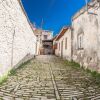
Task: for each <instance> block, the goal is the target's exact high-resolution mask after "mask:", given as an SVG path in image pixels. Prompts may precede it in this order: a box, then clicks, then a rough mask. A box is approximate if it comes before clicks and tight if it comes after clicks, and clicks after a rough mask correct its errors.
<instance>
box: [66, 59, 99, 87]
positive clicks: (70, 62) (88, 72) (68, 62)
mask: <svg viewBox="0 0 100 100" xmlns="http://www.w3.org/2000/svg"><path fill="white" fill-rule="evenodd" d="M65 63H66V65H67V66H71V67H73V68H75V69H78V68H79V69H81V70H83V71H84V72H86V74H90V75H91V76H92V78H94V80H95V83H96V84H98V85H100V73H98V72H97V71H91V70H90V69H84V67H80V64H79V63H76V62H74V61H65Z"/></svg>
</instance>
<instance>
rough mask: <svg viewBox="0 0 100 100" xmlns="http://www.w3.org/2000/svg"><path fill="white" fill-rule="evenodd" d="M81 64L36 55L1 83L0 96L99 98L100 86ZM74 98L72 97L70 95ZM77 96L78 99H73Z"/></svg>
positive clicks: (10, 99) (14, 99)
mask: <svg viewBox="0 0 100 100" xmlns="http://www.w3.org/2000/svg"><path fill="white" fill-rule="evenodd" d="M94 81H95V80H94V79H93V77H92V76H91V75H89V74H87V73H86V72H85V71H83V70H81V69H80V68H74V67H71V66H66V61H64V60H62V59H60V58H58V57H55V56H38V57H37V58H36V59H33V60H31V61H30V62H29V63H28V64H26V65H24V66H23V67H22V68H20V69H18V70H17V71H16V74H14V75H12V76H9V77H8V79H7V81H6V82H4V83H3V84H2V85H1V86H0V98H1V100H100V87H99V86H97V85H96V84H95V83H94ZM72 98H75V99H72ZM76 98H77V99H76Z"/></svg>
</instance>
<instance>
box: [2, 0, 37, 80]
mask: <svg viewBox="0 0 100 100" xmlns="http://www.w3.org/2000/svg"><path fill="white" fill-rule="evenodd" d="M35 52H36V36H35V35H34V33H33V30H32V28H31V26H30V22H29V20H28V17H27V15H26V13H25V11H24V8H23V6H22V3H21V1H20V0H0V81H1V80H2V78H1V77H3V76H6V75H7V74H8V72H9V71H10V70H11V69H12V68H13V67H14V66H15V67H17V66H18V65H19V64H21V63H22V62H24V61H27V60H28V59H30V58H31V55H32V56H34V55H35Z"/></svg>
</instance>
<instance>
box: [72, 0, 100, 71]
mask: <svg viewBox="0 0 100 100" xmlns="http://www.w3.org/2000/svg"><path fill="white" fill-rule="evenodd" d="M72 20H73V21H72V27H73V40H72V41H73V60H74V61H76V62H78V63H80V65H81V66H85V68H89V69H91V70H96V71H99V72H100V3H99V2H98V1H96V0H93V1H92V2H90V3H89V4H88V10H87V8H86V7H83V8H82V9H81V10H80V11H79V12H77V13H76V14H75V15H74V16H73V19H72Z"/></svg>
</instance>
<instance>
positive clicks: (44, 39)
mask: <svg viewBox="0 0 100 100" xmlns="http://www.w3.org/2000/svg"><path fill="white" fill-rule="evenodd" d="M34 33H35V35H36V37H37V43H38V45H37V47H38V49H37V50H38V53H37V54H38V55H39V54H40V55H46V54H52V48H51V45H52V42H53V41H52V38H53V32H52V31H49V30H43V29H37V28H35V30H34ZM46 43H47V44H46ZM44 44H45V45H44Z"/></svg>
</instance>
